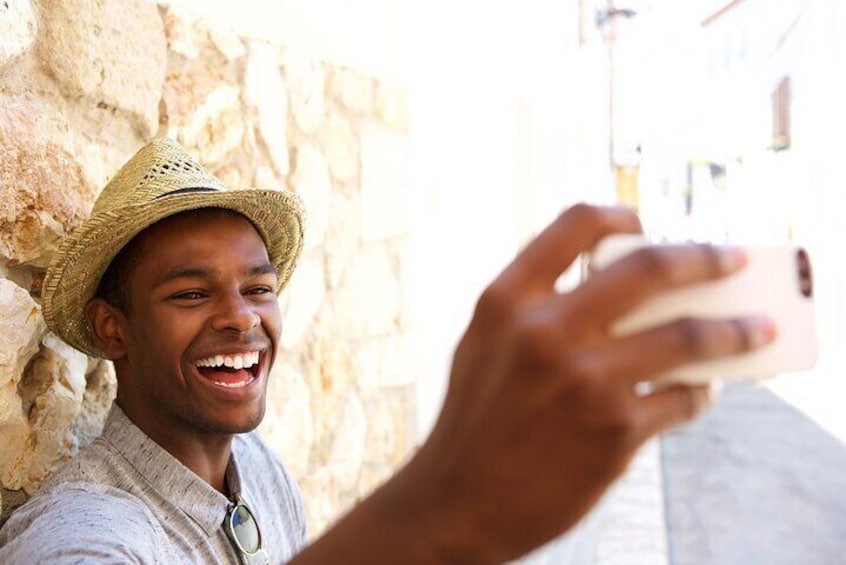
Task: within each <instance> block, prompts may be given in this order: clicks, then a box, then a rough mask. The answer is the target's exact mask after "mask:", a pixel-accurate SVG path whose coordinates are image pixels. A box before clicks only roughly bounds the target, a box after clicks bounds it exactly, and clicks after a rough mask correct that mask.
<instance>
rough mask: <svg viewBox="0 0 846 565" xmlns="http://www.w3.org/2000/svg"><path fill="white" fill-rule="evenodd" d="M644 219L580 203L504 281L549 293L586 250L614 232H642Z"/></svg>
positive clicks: (532, 245) (538, 239)
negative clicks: (641, 222) (641, 220)
mask: <svg viewBox="0 0 846 565" xmlns="http://www.w3.org/2000/svg"><path fill="white" fill-rule="evenodd" d="M642 231H643V230H642V228H641V226H640V220H639V219H638V217H637V215H636V214H635V213H634V212H633V211H631V210H629V209H627V208H615V207H599V206H589V205H586V204H577V205H575V206H573V207H572V208H569V209H568V210H566V211H565V212H564V213H563V214H561V215H560V216H559V217H558V218H557V219H556V220H555V221H554V222H552V223H551V224H550V225H549V226H548V227H547V228H546V229H545V230H544V231H543V232H541V233H540V234H539V235H538V236H537V237H536V238H535V239H534V240H533V241H532V242H531V243H529V245H528V246H527V247H526V248H525V249H524V250H523V251H522V252H521V253H520V254H519V255H518V256H517V258H516V259H515V260H514V262H512V263H511V265H509V267H508V268H507V269H506V270H505V271H504V272H503V274H502V275H501V277H500V279H502V280H503V281H504V282H506V281H507V283H508V284H509V286H510V285H514V286H515V287H516V288H520V289H524V290H545V291H549V290H551V289H552V288H553V286H554V285H555V281H556V280H558V277H559V276H561V273H563V272H564V271H565V270H567V268H568V267H569V266H570V265H571V264H572V263H573V261H574V260H575V259H576V257H578V256H579V254H580V253H582V252H584V251H588V250H590V249H592V248H593V247H594V246H595V245H596V243H597V242H599V240H600V239H602V238H603V237H605V236H606V235H609V234H612V233H641V232H642Z"/></svg>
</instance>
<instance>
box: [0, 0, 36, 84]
mask: <svg viewBox="0 0 846 565" xmlns="http://www.w3.org/2000/svg"><path fill="white" fill-rule="evenodd" d="M36 31H37V26H36V22H35V14H33V12H32V4H30V1H29V0H5V1H3V2H0V68H2V67H3V65H5V64H6V62H7V61H9V59H12V58H13V57H17V56H18V55H20V54H21V53H23V52H24V51H26V50H27V49H28V48H29V46H30V45H32V42H33V41H34V40H35V33H36Z"/></svg>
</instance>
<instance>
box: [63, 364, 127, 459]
mask: <svg viewBox="0 0 846 565" xmlns="http://www.w3.org/2000/svg"><path fill="white" fill-rule="evenodd" d="M115 393H117V380H116V378H115V368H114V365H112V362H111V361H106V360H105V359H93V358H89V359H88V366H87V368H86V372H85V394H84V395H83V397H82V406H81V407H80V410H79V413H78V414H77V415H76V418H75V419H74V420H73V422H72V423H71V426H70V435H71V436H72V437H73V438H75V440H76V442H77V444H78V447H79V449H82V448H83V447H85V446H86V445H88V444H89V443H91V442H92V441H94V439H95V438H96V437H97V436H99V435H100V434H101V433H102V431H103V424H105V423H106V417H107V416H108V415H109V410H110V409H111V407H112V402H113V401H114V399H115Z"/></svg>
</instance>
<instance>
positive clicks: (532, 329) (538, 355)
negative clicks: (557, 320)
mask: <svg viewBox="0 0 846 565" xmlns="http://www.w3.org/2000/svg"><path fill="white" fill-rule="evenodd" d="M557 337H558V332H557V331H556V328H555V327H553V325H552V324H551V323H550V322H548V321H545V320H538V319H534V318H529V317H524V318H523V319H522V320H520V321H519V322H518V323H517V324H516V328H515V345H516V347H517V352H518V357H519V358H520V359H521V360H522V362H523V363H524V364H526V365H527V366H529V367H531V368H534V369H537V368H541V367H542V368H548V367H550V366H552V365H554V364H557V358H558V356H559V355H560V353H559V352H558V350H559V347H558V344H559V341H560V340H558V339H557Z"/></svg>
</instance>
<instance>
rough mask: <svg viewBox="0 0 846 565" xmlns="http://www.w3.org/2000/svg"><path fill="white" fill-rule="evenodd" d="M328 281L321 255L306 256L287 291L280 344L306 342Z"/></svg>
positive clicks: (293, 345) (321, 304)
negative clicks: (283, 326) (319, 256)
mask: <svg viewBox="0 0 846 565" xmlns="http://www.w3.org/2000/svg"><path fill="white" fill-rule="evenodd" d="M325 296H326V281H325V275H324V272H323V262H322V261H321V260H320V258H310V257H307V258H304V259H303V260H302V261H301V262H300V264H299V266H298V267H297V270H296V272H295V273H294V274H293V276H292V277H291V282H290V283H289V284H288V288H287V290H286V291H285V298H284V300H285V301H286V303H287V304H286V308H285V328H284V331H283V332H282V339H281V345H282V347H283V348H285V349H293V348H295V347H296V346H297V345H299V344H300V343H302V342H303V340H304V338H305V336H306V334H307V332H308V330H309V329H310V328H311V325H312V324H313V323H314V320H315V318H316V316H317V313H318V312H319V311H320V308H321V307H322V306H323V300H324V298H325Z"/></svg>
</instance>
